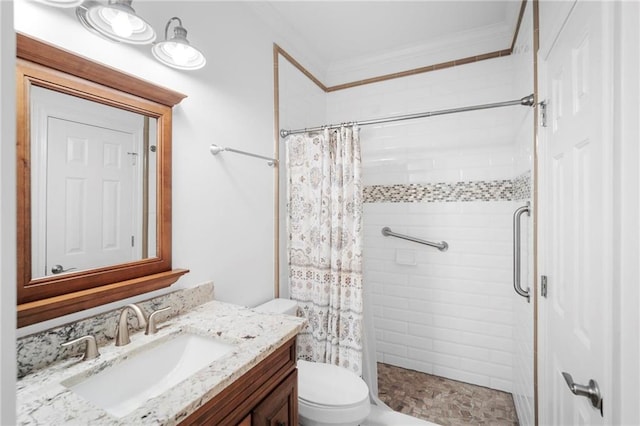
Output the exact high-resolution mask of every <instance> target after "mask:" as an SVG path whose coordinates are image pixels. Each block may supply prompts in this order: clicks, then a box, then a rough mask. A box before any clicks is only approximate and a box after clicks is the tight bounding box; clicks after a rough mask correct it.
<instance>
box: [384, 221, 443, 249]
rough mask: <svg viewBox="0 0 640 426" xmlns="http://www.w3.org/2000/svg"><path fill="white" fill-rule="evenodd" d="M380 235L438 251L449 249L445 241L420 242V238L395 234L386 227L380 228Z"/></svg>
mask: <svg viewBox="0 0 640 426" xmlns="http://www.w3.org/2000/svg"><path fill="white" fill-rule="evenodd" d="M382 235H384V236H385V237H396V238H401V239H403V240H409V241H413V242H414V243H418V244H424V245H427V246H431V247H435V248H437V249H438V250H440V251H447V249H448V248H449V244H447V242H446V241H441V242H439V243H432V242H431V241H426V240H422V239H420V238H415V237H410V236H408V235H402V234H396V233H395V232H393V231H392V230H391V228H389V227H388V226H385V227H384V228H382Z"/></svg>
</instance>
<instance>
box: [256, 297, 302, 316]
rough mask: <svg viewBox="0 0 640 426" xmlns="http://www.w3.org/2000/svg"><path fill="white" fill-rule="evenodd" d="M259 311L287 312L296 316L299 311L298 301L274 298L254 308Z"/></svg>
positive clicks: (286, 313)
mask: <svg viewBox="0 0 640 426" xmlns="http://www.w3.org/2000/svg"><path fill="white" fill-rule="evenodd" d="M253 310H254V311H257V312H270V313H274V314H285V315H293V316H296V315H297V313H298V303H297V302H296V301H295V300H291V299H273V300H270V301H268V302H267V303H263V304H262V305H258V306H256V307H255V308H253Z"/></svg>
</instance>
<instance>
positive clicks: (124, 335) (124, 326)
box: [116, 303, 147, 346]
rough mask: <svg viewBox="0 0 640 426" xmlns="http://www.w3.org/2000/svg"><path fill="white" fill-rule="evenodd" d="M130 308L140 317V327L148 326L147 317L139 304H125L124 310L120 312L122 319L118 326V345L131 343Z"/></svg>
mask: <svg viewBox="0 0 640 426" xmlns="http://www.w3.org/2000/svg"><path fill="white" fill-rule="evenodd" d="M129 310H131V311H133V313H134V314H136V317H137V318H138V328H144V327H146V326H147V317H146V315H145V314H144V312H143V311H142V309H140V307H139V306H138V305H136V304H133V303H131V304H129V305H127V306H125V307H124V308H122V312H120V319H119V320H118V327H117V328H116V346H124V345H128V344H129V343H131V339H130V338H129V321H128V318H127V313H128V311H129Z"/></svg>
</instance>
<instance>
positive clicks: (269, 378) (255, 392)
mask: <svg viewBox="0 0 640 426" xmlns="http://www.w3.org/2000/svg"><path fill="white" fill-rule="evenodd" d="M295 342H296V340H295V337H294V338H292V339H291V340H289V341H287V342H286V343H285V344H283V345H282V346H281V347H279V348H278V349H276V351H275V352H274V353H272V354H271V355H269V356H268V357H267V358H266V359H264V360H262V361H261V362H260V363H259V364H258V365H256V366H255V367H253V368H252V369H251V370H249V371H248V372H247V373H245V374H244V375H243V376H242V377H240V378H239V379H238V380H236V381H235V382H233V383H232V384H230V385H229V386H228V387H227V388H226V389H224V390H223V391H222V392H220V393H219V394H218V395H216V396H215V397H213V398H212V399H211V400H210V401H208V402H207V403H205V404H204V405H203V406H202V407H200V408H199V409H198V410H196V411H195V412H194V413H192V414H191V415H190V416H188V417H187V418H185V419H184V420H183V421H182V422H181V423H180V424H181V425H198V426H200V425H224V426H226V425H229V426H249V425H252V426H294V425H297V424H298V370H297V369H296V344H295Z"/></svg>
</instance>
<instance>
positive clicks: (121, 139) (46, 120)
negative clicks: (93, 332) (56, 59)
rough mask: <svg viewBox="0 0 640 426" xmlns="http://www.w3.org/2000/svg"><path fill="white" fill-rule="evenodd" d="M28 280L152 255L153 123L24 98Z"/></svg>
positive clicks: (49, 95) (39, 92)
mask: <svg viewBox="0 0 640 426" xmlns="http://www.w3.org/2000/svg"><path fill="white" fill-rule="evenodd" d="M29 105H30V114H31V120H30V123H29V125H30V133H31V146H30V150H31V177H30V178H31V278H32V279H33V278H41V277H45V276H48V275H57V274H64V273H69V272H72V271H83V270H88V269H94V268H100V267H105V266H109V265H116V264H120V263H127V262H135V261H138V260H142V259H147V258H149V257H155V256H156V232H155V224H156V220H155V215H156V203H155V200H156V197H155V193H156V180H155V176H156V171H157V167H156V159H157V155H156V149H157V145H156V144H157V119H156V118H153V117H148V116H145V115H142V114H138V113H135V112H131V111H126V110H122V109H118V108H114V107H112V106H107V105H103V104H99V103H96V102H92V101H88V100H86V99H82V98H78V97H75V96H70V95H67V94H64V93H60V92H56V91H54V90H50V89H45V88H42V87H39V86H32V87H31V90H30V93H29Z"/></svg>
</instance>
